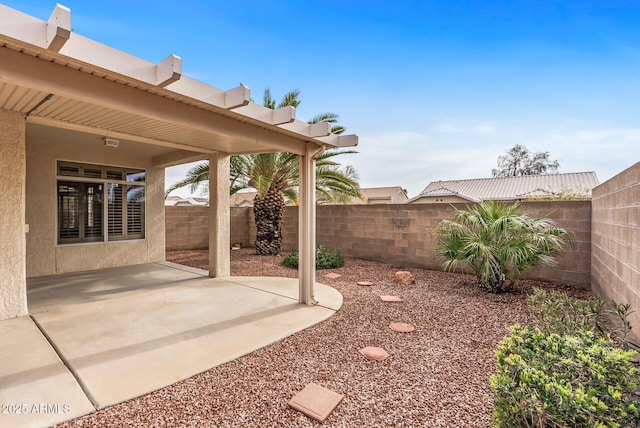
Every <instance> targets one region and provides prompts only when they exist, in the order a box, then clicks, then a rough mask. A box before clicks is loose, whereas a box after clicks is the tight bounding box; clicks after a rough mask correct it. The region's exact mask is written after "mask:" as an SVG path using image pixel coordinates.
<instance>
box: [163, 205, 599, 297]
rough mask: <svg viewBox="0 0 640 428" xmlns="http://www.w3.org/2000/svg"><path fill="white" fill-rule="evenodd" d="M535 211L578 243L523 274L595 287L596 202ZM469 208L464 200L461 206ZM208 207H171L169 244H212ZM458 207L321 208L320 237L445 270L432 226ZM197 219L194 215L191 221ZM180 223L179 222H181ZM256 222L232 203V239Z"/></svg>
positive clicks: (294, 230)
mask: <svg viewBox="0 0 640 428" xmlns="http://www.w3.org/2000/svg"><path fill="white" fill-rule="evenodd" d="M524 205H525V206H526V207H527V208H528V209H529V210H530V212H531V213H532V214H534V215H545V216H548V217H550V218H552V219H553V220H555V221H557V223H558V225H559V226H560V227H563V228H565V229H568V230H570V231H572V232H573V233H574V234H575V235H576V241H577V242H576V245H575V247H574V248H567V250H566V251H565V252H564V253H563V254H562V255H561V256H560V257H558V266H556V267H553V268H548V267H536V268H534V269H530V270H528V271H526V272H525V273H524V274H523V278H531V279H542V280H547V281H554V282H560V283H566V284H571V285H578V286H581V287H589V283H590V278H591V273H590V269H591V267H590V263H591V207H590V202H589V201H566V202H555V201H554V202H549V201H535V202H527V203H525V204H524ZM455 206H456V207H457V208H460V209H464V208H465V205H464V204H458V205H455ZM207 210H208V208H206V207H167V213H166V219H167V226H166V235H167V249H168V250H178V249H204V248H207V242H208V241H207V240H208V231H207V215H208V214H207ZM452 213H453V208H452V207H451V205H449V204H419V205H403V204H400V205H331V206H319V207H318V211H317V224H318V226H317V242H318V244H320V245H323V246H326V247H329V248H334V249H337V250H339V251H340V252H341V253H342V254H343V255H344V256H347V257H355V258H361V259H367V260H377V261H381V262H385V263H390V264H392V265H394V266H398V267H410V266H414V267H423V268H427V269H440V262H439V261H438V260H436V259H435V258H434V257H433V250H434V248H435V246H436V245H437V243H436V237H435V235H434V234H433V233H432V232H431V230H432V229H433V228H434V227H435V226H436V225H437V224H438V223H439V222H440V220H442V219H444V218H449V217H450V216H451V214H452ZM189 218H191V220H189ZM176 223H178V224H176ZM282 235H283V242H282V249H283V252H284V253H287V252H290V251H292V250H294V249H296V248H297V247H298V208H297V207H287V208H286V210H285V216H284V222H283V230H282ZM254 239H255V222H254V219H253V210H252V209H251V208H246V207H244V208H231V243H236V242H239V243H241V244H242V246H243V247H246V246H253V240H254Z"/></svg>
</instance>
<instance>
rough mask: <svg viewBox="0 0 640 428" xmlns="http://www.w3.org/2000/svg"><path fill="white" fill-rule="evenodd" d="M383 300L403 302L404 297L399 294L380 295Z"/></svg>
mask: <svg viewBox="0 0 640 428" xmlns="http://www.w3.org/2000/svg"><path fill="white" fill-rule="evenodd" d="M380 299H382V301H383V302H402V299H401V298H400V297H398V296H380Z"/></svg>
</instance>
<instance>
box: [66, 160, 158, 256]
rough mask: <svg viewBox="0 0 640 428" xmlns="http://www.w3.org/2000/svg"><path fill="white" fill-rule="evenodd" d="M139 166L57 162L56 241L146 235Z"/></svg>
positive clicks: (143, 191)
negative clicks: (126, 166)
mask: <svg viewBox="0 0 640 428" xmlns="http://www.w3.org/2000/svg"><path fill="white" fill-rule="evenodd" d="M145 177H146V173H145V171H144V170H141V169H131V168H116V167H106V166H100V165H86V164H75V163H71V162H62V161H60V162H58V243H59V244H71V243H82V242H109V241H121V240H128V239H144V237H145V193H146V192H145V190H146V187H145Z"/></svg>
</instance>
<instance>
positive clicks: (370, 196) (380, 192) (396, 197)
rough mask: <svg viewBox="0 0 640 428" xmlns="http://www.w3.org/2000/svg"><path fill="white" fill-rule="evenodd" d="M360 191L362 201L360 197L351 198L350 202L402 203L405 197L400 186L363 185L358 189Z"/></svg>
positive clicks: (356, 203)
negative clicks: (363, 186) (362, 197)
mask: <svg viewBox="0 0 640 428" xmlns="http://www.w3.org/2000/svg"><path fill="white" fill-rule="evenodd" d="M360 193H361V194H362V196H364V198H365V200H364V201H363V200H362V199H360V198H353V200H352V201H351V203H352V204H355V205H358V204H371V203H388V204H402V203H404V202H405V201H406V200H407V199H409V198H408V197H407V194H406V193H405V192H404V190H403V189H402V187H400V186H390V187H365V188H361V189H360Z"/></svg>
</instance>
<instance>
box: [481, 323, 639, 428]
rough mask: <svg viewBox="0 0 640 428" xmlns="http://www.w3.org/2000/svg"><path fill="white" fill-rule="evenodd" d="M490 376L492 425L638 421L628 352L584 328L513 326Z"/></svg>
mask: <svg viewBox="0 0 640 428" xmlns="http://www.w3.org/2000/svg"><path fill="white" fill-rule="evenodd" d="M509 330H510V332H511V336H509V337H507V338H505V339H503V340H502V341H501V342H500V344H499V346H498V348H497V349H496V351H495V352H496V355H497V357H498V367H497V371H496V373H495V374H494V375H493V376H491V388H492V389H493V391H494V392H495V410H494V416H493V423H494V426H496V427H620V426H624V427H628V426H638V424H640V413H639V409H640V402H638V401H637V395H636V389H637V381H638V371H637V369H636V368H635V367H634V366H633V365H632V363H631V357H632V356H633V354H634V352H633V351H623V350H621V349H618V348H614V347H613V346H612V345H611V342H610V340H609V339H606V338H600V339H597V338H595V336H594V335H593V333H591V332H590V331H587V330H580V331H579V332H578V333H577V334H576V335H564V336H563V335H559V334H556V333H552V334H547V333H544V332H542V331H540V330H537V329H536V330H534V329H533V328H532V327H521V326H519V325H515V326H512V327H511V328H510V329H509Z"/></svg>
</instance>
